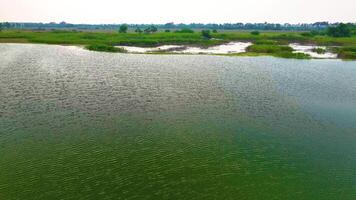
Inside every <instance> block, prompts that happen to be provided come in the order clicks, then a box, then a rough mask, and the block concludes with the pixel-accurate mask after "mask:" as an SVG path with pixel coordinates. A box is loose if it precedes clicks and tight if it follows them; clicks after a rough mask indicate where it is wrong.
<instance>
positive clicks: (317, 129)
mask: <svg viewBox="0 0 356 200" xmlns="http://www.w3.org/2000/svg"><path fill="white" fill-rule="evenodd" d="M0 58H1V59H0V155H1V156H0V199H7V200H9V199H10V200H11V199H27V200H31V199H36V200H38V199H46V200H47V199H256V200H258V199H281V200H282V199H283V200H285V199H296V200H297V199H298V200H300V199H306V200H309V199H310V200H315V199H323V200H336V199H343V200H353V199H355V198H356V123H355V122H356V62H343V61H340V60H293V59H279V58H272V57H258V58H254V57H247V58H245V57H224V56H199V55H135V54H111V53H98V52H90V51H86V50H83V49H80V48H76V47H64V46H47V45H20V44H1V45H0Z"/></svg>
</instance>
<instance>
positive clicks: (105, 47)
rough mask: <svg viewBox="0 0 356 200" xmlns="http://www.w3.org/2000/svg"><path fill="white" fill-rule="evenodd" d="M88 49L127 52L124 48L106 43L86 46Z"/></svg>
mask: <svg viewBox="0 0 356 200" xmlns="http://www.w3.org/2000/svg"><path fill="white" fill-rule="evenodd" d="M85 48H86V49H88V50H91V51H103V52H121V53H124V52H126V51H125V50H124V49H122V48H118V47H114V46H110V45H106V44H91V45H87V46H85Z"/></svg>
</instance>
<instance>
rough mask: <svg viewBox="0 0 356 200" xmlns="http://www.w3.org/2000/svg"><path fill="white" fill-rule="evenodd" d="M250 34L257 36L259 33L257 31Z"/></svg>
mask: <svg viewBox="0 0 356 200" xmlns="http://www.w3.org/2000/svg"><path fill="white" fill-rule="evenodd" d="M251 34H252V35H259V34H260V32H259V31H252V32H251Z"/></svg>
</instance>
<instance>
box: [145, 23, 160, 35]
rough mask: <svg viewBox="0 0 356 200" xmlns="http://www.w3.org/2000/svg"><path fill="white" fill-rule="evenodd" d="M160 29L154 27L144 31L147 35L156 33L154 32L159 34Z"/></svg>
mask: <svg viewBox="0 0 356 200" xmlns="http://www.w3.org/2000/svg"><path fill="white" fill-rule="evenodd" d="M157 30H158V28H157V27H156V26H154V25H152V26H149V27H148V28H146V29H145V30H144V32H145V33H154V32H157Z"/></svg>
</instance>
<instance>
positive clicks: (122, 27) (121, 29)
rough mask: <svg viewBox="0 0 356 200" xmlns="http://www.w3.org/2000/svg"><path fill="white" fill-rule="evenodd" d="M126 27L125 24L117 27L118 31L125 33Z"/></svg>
mask: <svg viewBox="0 0 356 200" xmlns="http://www.w3.org/2000/svg"><path fill="white" fill-rule="evenodd" d="M128 28H129V27H128V26H127V24H122V25H121V26H120V28H119V33H127V29H128Z"/></svg>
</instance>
